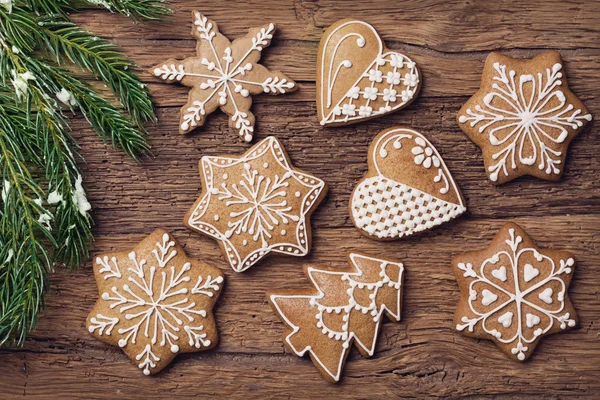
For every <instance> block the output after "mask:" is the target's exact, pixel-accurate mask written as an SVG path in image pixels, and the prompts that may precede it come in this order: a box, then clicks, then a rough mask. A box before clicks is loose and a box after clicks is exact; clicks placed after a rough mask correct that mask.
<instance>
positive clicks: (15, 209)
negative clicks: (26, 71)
mask: <svg viewBox="0 0 600 400" xmlns="http://www.w3.org/2000/svg"><path fill="white" fill-rule="evenodd" d="M9 100H12V101H14V99H13V98H11V97H9V96H7V95H1V96H0V104H9V103H8V101H9ZM26 121H27V116H26V115H25V112H24V111H23V110H21V109H19V108H17V107H11V106H2V105H0V161H1V165H2V175H3V177H4V181H3V184H2V201H3V207H2V208H1V209H0V344H2V343H4V342H6V341H7V340H10V339H13V338H14V339H15V340H16V341H17V342H18V343H22V342H23V340H24V339H25V337H26V335H27V333H28V332H29V331H30V330H31V329H33V327H34V326H35V322H36V316H37V313H38V311H39V309H40V308H41V307H43V295H44V291H45V287H46V275H47V271H48V270H50V269H51V268H52V265H53V264H52V262H51V259H50V255H49V254H48V252H47V250H46V243H45V242H50V243H55V242H54V239H53V237H52V235H51V233H50V230H49V228H48V226H46V225H45V224H44V223H43V221H44V220H43V219H42V218H41V216H42V215H47V213H48V211H47V210H46V209H45V208H43V207H42V206H41V202H39V200H38V199H40V198H42V197H43V192H42V190H41V188H40V187H39V185H38V184H37V183H36V182H35V180H33V178H32V176H31V173H30V172H29V170H28V169H27V166H26V164H25V156H24V154H23V152H22V151H21V147H20V143H21V140H20V139H19V136H20V135H21V134H24V130H25V127H26V125H24V123H26ZM37 215H39V216H40V217H39V218H38V217H37Z"/></svg>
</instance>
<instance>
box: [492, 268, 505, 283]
mask: <svg viewBox="0 0 600 400" xmlns="http://www.w3.org/2000/svg"><path fill="white" fill-rule="evenodd" d="M492 275H493V277H494V278H496V279H499V280H501V281H502V282H506V267H505V266H504V265H503V266H501V267H500V268H498V269H495V270H493V271H492Z"/></svg>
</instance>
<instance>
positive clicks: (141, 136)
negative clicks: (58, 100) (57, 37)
mask: <svg viewBox="0 0 600 400" xmlns="http://www.w3.org/2000/svg"><path fill="white" fill-rule="evenodd" d="M13 14H14V15H15V16H16V17H17V19H16V20H15V21H14V22H13V21H12V20H11V19H7V21H11V24H12V25H13V26H12V29H11V31H12V32H17V33H13V34H11V35H10V36H9V35H7V39H8V40H9V41H10V40H11V39H12V40H13V44H14V45H15V46H17V48H18V47H19V45H26V44H27V43H24V42H23V41H22V40H20V38H22V37H25V38H31V37H34V38H36V39H38V40H39V39H40V37H37V36H35V35H34V34H33V33H34V32H37V35H38V36H43V35H44V33H43V32H38V29H39V26H38V23H37V22H38V19H37V18H35V17H33V16H30V15H29V14H28V13H27V12H25V11H23V10H20V9H15V11H14V12H13ZM1 16H2V10H0V17H1ZM0 21H2V19H1V18H0ZM44 43H45V47H46V48H47V49H54V50H52V53H53V54H54V55H55V56H56V52H55V48H56V45H54V44H53V43H52V42H51V38H48V37H44ZM39 68H40V69H46V71H43V72H44V74H43V75H42V76H46V74H50V75H51V76H52V77H53V78H55V79H58V80H60V83H61V85H60V86H62V88H59V90H63V89H64V90H66V91H67V92H68V93H64V95H66V96H69V94H72V95H73V96H74V100H75V101H76V103H77V105H78V106H79V108H80V110H81V111H82V113H83V114H84V116H85V117H86V119H87V120H88V122H89V123H90V125H92V127H93V128H94V130H95V131H96V132H97V133H98V134H99V135H100V136H101V137H103V138H104V139H105V140H106V138H107V136H108V137H110V139H111V142H112V144H113V146H117V145H118V146H120V147H121V148H122V149H123V150H124V151H125V152H126V153H127V154H128V155H129V156H131V157H133V158H134V159H136V160H138V157H139V156H141V155H143V154H144V153H148V151H149V145H148V143H147V142H146V139H145V134H146V132H145V129H144V128H143V126H141V123H140V122H138V123H133V122H132V121H131V120H130V119H129V118H127V116H125V115H123V114H122V113H121V112H120V111H119V110H118V109H117V108H116V107H115V106H114V105H112V104H111V103H110V102H108V101H106V100H104V99H103V98H102V97H100V96H98V94H97V92H95V91H94V90H92V89H90V88H89V86H88V85H86V84H84V83H83V82H82V81H80V80H78V79H75V78H73V77H72V75H71V74H70V73H68V72H67V70H64V69H59V68H55V67H53V66H51V65H50V64H48V63H44V62H42V63H39ZM124 68H127V65H125V67H124ZM125 70H126V69H125ZM128 73H129V71H128ZM50 82H52V79H51V80H50ZM50 82H48V84H51V83H50ZM129 83H130V84H131V82H129ZM140 85H142V84H141V83H140V82H137V83H133V87H134V89H135V90H138V91H140V92H143V91H144V89H145V88H144V89H142V88H141V86H140ZM124 91H125V92H127V93H130V94H131V90H130V89H129V88H126V89H124ZM57 93H58V92H57ZM134 95H135V93H134ZM141 95H143V94H141ZM135 98H139V96H138V97H135ZM150 102H151V99H150V98H149V97H146V98H145V99H144V101H140V102H136V106H137V107H139V108H142V109H144V110H146V109H147V107H146V106H147V105H148V104H150ZM144 107H145V108H144ZM150 113H151V115H152V118H154V114H153V111H152V108H151V104H150ZM146 115H148V116H149V114H148V113H147V112H146Z"/></svg>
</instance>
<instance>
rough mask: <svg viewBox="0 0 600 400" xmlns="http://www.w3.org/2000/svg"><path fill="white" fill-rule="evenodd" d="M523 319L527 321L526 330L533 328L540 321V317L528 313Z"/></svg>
mask: <svg viewBox="0 0 600 400" xmlns="http://www.w3.org/2000/svg"><path fill="white" fill-rule="evenodd" d="M525 318H526V319H527V320H526V322H525V325H527V327H528V328H533V327H534V326H536V325H537V324H539V323H540V321H541V319H540V317H538V316H537V315H534V314H530V313H527V315H525Z"/></svg>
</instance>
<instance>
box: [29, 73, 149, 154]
mask: <svg viewBox="0 0 600 400" xmlns="http://www.w3.org/2000/svg"><path fill="white" fill-rule="evenodd" d="M39 68H40V70H43V71H45V73H46V76H47V77H48V79H49V80H50V81H52V82H55V83H56V84H57V85H58V86H61V87H62V88H61V92H60V93H65V94H66V95H67V96H68V95H71V96H72V98H71V99H72V100H71V101H72V102H73V103H74V104H67V105H68V106H70V107H72V106H74V105H76V106H78V107H79V109H80V110H81V112H82V113H83V115H84V117H85V118H86V120H87V121H88V122H89V124H90V125H91V126H92V127H93V128H94V130H95V131H96V132H98V134H99V135H100V136H101V137H102V138H103V139H104V141H105V142H106V141H108V140H110V142H111V143H112V145H113V147H114V148H117V147H119V148H121V149H123V151H125V153H127V155H129V156H130V157H131V158H133V159H134V160H138V161H139V156H141V155H144V154H147V153H149V151H150V146H149V145H148V142H147V141H146V138H145V131H144V130H142V129H141V128H139V127H138V126H136V125H134V124H133V123H132V121H131V120H130V119H128V118H127V117H126V116H125V115H123V114H122V113H121V112H120V111H119V110H118V108H117V107H115V106H114V105H113V104H111V103H110V102H108V101H107V100H105V99H103V98H102V97H100V96H99V95H98V93H97V92H96V91H94V90H93V89H92V88H91V87H90V86H89V85H87V84H85V83H83V82H82V81H80V80H78V79H76V78H74V77H73V76H72V75H71V74H70V71H69V70H66V69H63V68H58V67H55V66H53V65H50V64H40V65H39Z"/></svg>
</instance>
